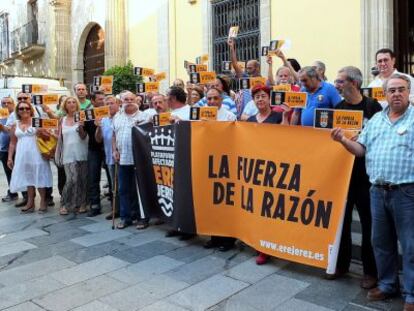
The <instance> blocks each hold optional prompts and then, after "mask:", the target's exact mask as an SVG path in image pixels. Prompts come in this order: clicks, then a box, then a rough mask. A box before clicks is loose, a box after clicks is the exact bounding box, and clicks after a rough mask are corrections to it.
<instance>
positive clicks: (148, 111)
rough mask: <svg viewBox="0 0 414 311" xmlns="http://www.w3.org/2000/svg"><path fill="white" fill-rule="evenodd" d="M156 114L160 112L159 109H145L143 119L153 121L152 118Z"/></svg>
mask: <svg viewBox="0 0 414 311" xmlns="http://www.w3.org/2000/svg"><path fill="white" fill-rule="evenodd" d="M156 114H158V113H157V110H155V109H154V108H149V109H146V110H144V111H143V112H142V114H141V116H142V119H143V120H145V122H152V118H153V117H154V116H155V115H156Z"/></svg>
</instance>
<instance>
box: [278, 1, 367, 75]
mask: <svg viewBox="0 0 414 311" xmlns="http://www.w3.org/2000/svg"><path fill="white" fill-rule="evenodd" d="M360 1H361V0H353V1H342V0H316V1H308V0H296V1H284V0H272V2H271V34H272V38H285V39H290V40H291V41H292V47H291V49H290V50H288V51H286V54H287V56H288V57H292V58H296V59H297V60H298V61H299V63H300V64H301V66H305V65H311V64H312V63H313V62H314V61H315V60H321V61H323V62H324V63H325V64H326V66H327V74H326V75H327V77H328V79H329V80H330V81H333V80H334V79H335V77H336V73H337V71H338V69H340V68H341V67H343V66H347V65H354V66H357V67H359V68H361V3H360ZM316 4H317V5H316ZM279 64H280V63H279Z"/></svg>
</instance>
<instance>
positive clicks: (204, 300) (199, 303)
mask: <svg viewBox="0 0 414 311" xmlns="http://www.w3.org/2000/svg"><path fill="white" fill-rule="evenodd" d="M247 286H249V284H247V283H244V282H241V281H238V280H234V279H232V278H229V277H226V276H222V275H215V276H213V277H211V278H209V279H207V280H204V281H202V282H200V283H198V284H196V285H193V286H191V287H188V288H186V289H184V290H182V291H180V292H178V293H176V294H174V295H171V296H169V297H168V298H167V301H169V302H170V303H174V304H177V305H180V306H182V307H184V308H189V309H191V310H205V309H207V308H209V307H211V306H214V305H215V304H217V303H219V302H220V301H222V300H224V299H226V298H228V297H230V296H231V295H234V294H235V293H237V292H239V291H240V290H242V289H243V288H245V287H247Z"/></svg>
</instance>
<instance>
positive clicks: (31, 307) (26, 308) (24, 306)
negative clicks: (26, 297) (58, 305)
mask: <svg viewBox="0 0 414 311" xmlns="http://www.w3.org/2000/svg"><path fill="white" fill-rule="evenodd" d="M44 310H45V309H43V308H40V307H39V306H38V305H35V304H34V303H33V302H30V301H28V302H25V303H21V304H19V305H17V306H14V307H11V308H7V309H4V310H3V311H44Z"/></svg>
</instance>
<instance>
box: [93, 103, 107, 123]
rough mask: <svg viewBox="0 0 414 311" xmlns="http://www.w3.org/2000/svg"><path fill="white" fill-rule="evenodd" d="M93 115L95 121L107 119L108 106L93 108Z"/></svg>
mask: <svg viewBox="0 0 414 311" xmlns="http://www.w3.org/2000/svg"><path fill="white" fill-rule="evenodd" d="M93 113H94V115H95V119H98V120H99V119H102V118H108V117H109V116H110V114H109V106H102V107H95V108H93Z"/></svg>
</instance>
